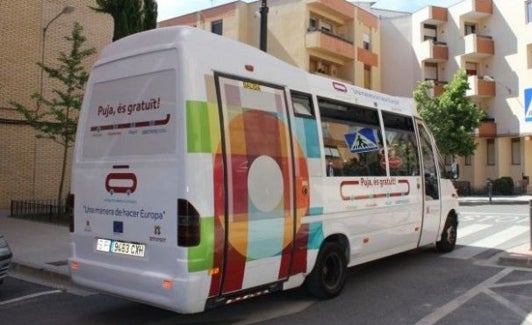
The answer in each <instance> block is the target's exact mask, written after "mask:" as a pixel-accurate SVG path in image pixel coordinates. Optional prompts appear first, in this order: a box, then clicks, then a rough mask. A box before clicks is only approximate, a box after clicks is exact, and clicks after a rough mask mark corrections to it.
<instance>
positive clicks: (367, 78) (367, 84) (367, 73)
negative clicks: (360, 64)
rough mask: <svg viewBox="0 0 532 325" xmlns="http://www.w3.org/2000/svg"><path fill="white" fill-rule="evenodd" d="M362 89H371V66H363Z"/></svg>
mask: <svg viewBox="0 0 532 325" xmlns="http://www.w3.org/2000/svg"><path fill="white" fill-rule="evenodd" d="M364 88H366V89H371V66H369V65H367V64H364Z"/></svg>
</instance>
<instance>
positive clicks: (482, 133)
mask: <svg viewBox="0 0 532 325" xmlns="http://www.w3.org/2000/svg"><path fill="white" fill-rule="evenodd" d="M475 135H476V136H477V137H479V138H495V137H496V136H497V123H495V120H494V119H485V120H484V121H482V123H481V124H480V126H479V127H478V132H475Z"/></svg>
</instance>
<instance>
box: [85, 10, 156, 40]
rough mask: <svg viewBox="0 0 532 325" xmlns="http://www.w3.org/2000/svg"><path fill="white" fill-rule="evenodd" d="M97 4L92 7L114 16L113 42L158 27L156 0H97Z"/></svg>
mask: <svg viewBox="0 0 532 325" xmlns="http://www.w3.org/2000/svg"><path fill="white" fill-rule="evenodd" d="M96 4H97V5H98V6H97V7H91V8H92V9H94V10H96V11H98V12H101V13H105V14H109V15H111V17H113V21H114V32H113V42H114V41H117V40H119V39H121V38H123V37H126V36H128V35H131V34H135V33H138V32H141V31H145V30H150V29H154V28H156V27H157V2H155V0H96Z"/></svg>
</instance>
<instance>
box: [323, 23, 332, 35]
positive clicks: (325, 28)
mask: <svg viewBox="0 0 532 325" xmlns="http://www.w3.org/2000/svg"><path fill="white" fill-rule="evenodd" d="M320 28H321V30H322V31H324V32H328V33H332V32H333V27H332V25H331V24H329V23H328V22H325V21H322V22H321V26H320Z"/></svg>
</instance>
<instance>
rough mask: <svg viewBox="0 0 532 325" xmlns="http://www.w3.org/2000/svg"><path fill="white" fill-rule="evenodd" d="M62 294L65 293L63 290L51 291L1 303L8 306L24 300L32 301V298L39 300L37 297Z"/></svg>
mask: <svg viewBox="0 0 532 325" xmlns="http://www.w3.org/2000/svg"><path fill="white" fill-rule="evenodd" d="M61 292H63V291H62V290H50V291H43V292H37V293H34V294H31V295H26V296H22V297H18V298H14V299H10V300H5V301H0V306H2V305H7V304H12V303H14V302H19V301H23V300H28V299H32V298H37V297H40V296H46V295H52V294H56V293H61Z"/></svg>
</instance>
